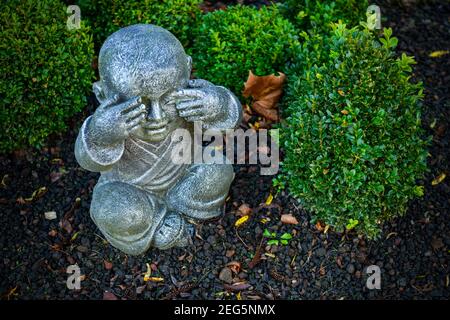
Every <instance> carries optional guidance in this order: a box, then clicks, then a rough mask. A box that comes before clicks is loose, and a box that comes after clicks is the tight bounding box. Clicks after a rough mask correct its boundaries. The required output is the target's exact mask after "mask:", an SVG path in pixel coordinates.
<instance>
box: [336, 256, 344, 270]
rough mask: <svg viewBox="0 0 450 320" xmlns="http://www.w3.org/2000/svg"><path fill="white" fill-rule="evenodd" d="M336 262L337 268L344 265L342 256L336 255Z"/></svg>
mask: <svg viewBox="0 0 450 320" xmlns="http://www.w3.org/2000/svg"><path fill="white" fill-rule="evenodd" d="M336 263H337V265H338V266H339V268H341V269H342V268H343V267H344V265H343V264H342V257H341V256H337V257H336Z"/></svg>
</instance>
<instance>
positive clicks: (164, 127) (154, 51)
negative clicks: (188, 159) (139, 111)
mask: <svg viewBox="0 0 450 320" xmlns="http://www.w3.org/2000/svg"><path fill="white" fill-rule="evenodd" d="M110 38H111V39H108V40H107V41H106V42H105V44H104V46H103V47H102V50H101V51H100V57H99V71H100V78H101V81H100V83H99V86H100V87H101V91H102V93H103V96H104V98H110V97H113V96H114V95H118V96H119V102H124V101H127V100H130V99H132V98H134V97H137V96H139V97H141V98H142V101H143V103H144V104H145V105H146V107H147V118H146V120H145V121H144V122H143V123H142V125H141V126H140V127H138V128H136V129H135V130H133V132H132V136H133V137H135V138H138V139H141V140H144V141H148V142H159V141H162V140H164V139H165V138H166V137H167V136H168V135H169V134H170V133H171V132H172V131H173V130H175V129H177V128H179V127H181V126H182V125H183V121H184V120H183V119H182V118H180V117H179V116H178V112H177V110H176V108H175V103H174V102H173V101H171V100H170V95H171V93H173V92H175V91H176V90H178V89H182V88H185V87H186V86H187V83H188V81H189V76H190V72H191V60H190V57H188V56H187V55H186V53H185V52H184V49H183V47H182V46H181V44H180V43H179V42H178V40H176V38H175V37H174V36H173V35H171V34H170V33H169V32H168V31H166V30H163V29H161V28H158V27H154V26H147V25H137V26H133V27H128V28H125V29H121V30H120V31H119V32H117V33H116V34H113V35H112V37H110ZM99 100H100V99H99Z"/></svg>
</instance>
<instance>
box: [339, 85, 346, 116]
mask: <svg viewBox="0 0 450 320" xmlns="http://www.w3.org/2000/svg"><path fill="white" fill-rule="evenodd" d="M338 93H339V95H341V96H344V95H345V93H344V91H342V90H338ZM341 112H342V111H341Z"/></svg>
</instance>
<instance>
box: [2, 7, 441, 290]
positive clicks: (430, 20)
mask: <svg viewBox="0 0 450 320" xmlns="http://www.w3.org/2000/svg"><path fill="white" fill-rule="evenodd" d="M381 10H382V15H383V17H387V19H386V20H385V21H383V26H391V27H392V28H393V29H394V34H395V35H396V36H397V37H398V38H399V52H407V53H408V54H412V55H414V56H415V57H416V59H417V62H418V64H417V66H416V68H415V77H416V78H417V79H419V80H422V81H423V82H424V83H425V87H426V92H425V93H426V98H425V107H424V114H423V126H424V127H425V128H426V130H427V133H428V134H429V135H432V136H433V143H432V146H431V147H430V150H429V152H430V154H431V156H430V158H429V168H430V172H429V173H428V174H427V176H426V179H425V180H424V181H423V184H424V185H425V190H426V192H425V196H424V198H422V199H421V200H417V201H413V202H412V203H411V204H410V209H409V212H408V213H407V215H406V216H404V217H402V218H398V219H396V220H395V221H393V222H391V223H387V224H386V225H385V228H384V232H383V234H382V237H381V239H380V240H379V241H367V240H365V239H363V238H359V237H356V236H355V235H353V234H346V235H342V234H336V233H334V232H333V231H332V230H330V231H328V232H327V233H326V234H325V233H323V231H322V232H321V231H319V230H318V229H317V228H316V227H315V226H314V225H311V224H310V223H309V219H310V215H309V214H308V213H307V212H305V211H303V210H302V209H301V207H299V205H298V204H297V203H296V202H295V201H294V200H292V199H291V198H290V197H289V196H287V195H285V194H280V195H278V196H277V197H275V199H274V200H273V202H272V205H270V206H264V205H262V204H263V203H264V202H265V200H266V198H267V197H268V195H269V194H270V191H271V190H270V189H271V177H262V176H260V175H259V168H258V167H256V166H240V167H238V166H237V167H236V172H237V175H236V179H235V181H234V184H233V186H232V188H231V191H230V197H229V199H228V200H227V205H226V214H225V215H224V216H223V218H221V219H220V220H216V221H212V222H208V223H205V224H203V225H199V226H198V228H197V234H198V236H197V237H196V238H195V239H194V243H193V244H192V245H191V246H189V247H187V248H185V249H172V250H168V251H164V252H162V251H158V250H153V251H149V252H148V253H147V254H146V255H144V256H139V257H132V256H127V255H125V254H123V253H121V252H119V251H118V250H116V249H114V248H113V247H111V246H110V245H109V244H108V243H107V242H106V241H105V240H104V239H103V237H102V236H101V234H100V232H99V231H98V229H97V228H96V226H95V225H94V224H93V222H92V221H91V219H90V217H89V205H90V200H91V194H92V188H93V186H94V185H95V183H96V180H97V178H98V174H96V173H89V172H87V171H85V170H83V169H81V168H80V167H79V166H78V164H77V163H76V161H75V158H74V155H73V147H74V141H75V138H76V134H77V131H78V128H79V127H80V125H81V122H82V120H83V119H84V118H85V117H86V116H87V115H88V114H90V113H92V111H93V109H94V107H95V103H94V99H93V98H91V102H90V103H89V106H88V108H87V109H86V111H85V112H84V113H83V114H81V115H80V116H79V117H78V118H77V119H74V121H73V123H72V130H70V131H69V132H68V133H66V134H65V135H64V136H63V137H56V138H55V139H54V141H53V142H51V143H50V144H49V146H48V147H47V148H44V149H42V150H41V151H39V152H35V153H34V154H33V153H30V152H23V153H16V154H11V155H1V156H0V165H1V166H0V168H1V169H0V174H1V176H0V178H3V180H2V186H0V188H1V189H0V205H1V215H0V225H1V227H0V228H1V230H0V243H1V247H0V250H1V253H0V295H1V297H2V298H3V299H80V298H81V299H103V298H105V299H112V298H115V297H117V298H119V299H121V298H122V299H163V298H165V299H181V298H185V299H217V298H231V299H236V298H237V292H238V291H236V289H239V290H241V291H240V292H241V297H242V298H244V299H448V298H449V296H450V294H449V281H450V279H449V276H450V272H449V261H448V254H449V250H450V224H449V221H450V196H449V195H450V179H449V177H447V178H446V179H445V180H444V181H442V182H441V183H440V184H438V185H436V186H432V185H431V181H432V180H433V179H434V178H435V177H436V176H438V175H439V174H441V173H446V174H447V176H448V175H449V174H450V159H449V157H450V153H449V141H450V127H449V119H450V108H449V90H448V83H449V77H450V72H449V70H450V68H449V64H450V59H449V55H446V56H443V57H440V58H430V57H429V53H431V52H432V51H436V50H449V48H450V41H449V34H448V33H449V30H450V23H449V20H448V17H449V14H450V5H449V4H448V3H447V4H429V5H420V6H419V5H418V6H415V7H411V8H400V7H395V6H389V5H385V6H384V5H381ZM431 127H433V128H431ZM40 187H46V191H42V192H41V195H39V194H38V195H36V194H35V197H34V199H33V200H27V198H29V197H31V195H32V194H33V192H34V191H35V190H37V189H39V188H40ZM243 203H246V204H248V205H249V206H250V207H251V208H252V209H253V216H252V218H251V219H250V220H249V221H248V222H247V223H246V224H244V225H243V226H241V227H240V228H239V229H238V233H237V232H236V229H235V228H234V223H235V221H236V220H237V218H238V216H237V215H236V214H235V212H236V211H237V208H238V207H239V206H240V205H241V204H243ZM47 211H55V212H56V214H57V219H55V220H47V219H45V217H44V213H45V212H47ZM280 213H292V214H293V215H294V216H295V217H296V218H297V219H298V220H299V222H300V223H299V224H298V225H296V226H292V225H285V224H281V222H279V220H280ZM262 218H266V219H267V220H269V221H268V222H267V223H266V224H263V223H262V222H261V221H260V220H261V219H262ZM264 228H268V229H269V230H271V231H274V232H277V233H278V234H282V233H283V232H290V233H291V234H293V235H294V238H293V240H291V241H290V243H289V244H288V245H286V246H278V247H277V246H272V247H267V246H266V244H265V241H262V242H261V239H262V232H263V229H264ZM260 244H262V246H261V250H259V252H260V253H262V258H261V261H259V263H257V264H256V265H255V266H253V265H252V263H251V261H252V257H253V255H255V252H256V251H258V248H259V246H260ZM231 261H238V262H240V263H241V270H240V271H239V272H238V274H231V276H232V277H235V279H234V281H237V279H240V280H239V281H246V284H240V285H237V286H234V287H230V286H229V285H226V284H225V283H224V281H223V280H231V281H233V280H232V279H227V278H226V277H225V276H226V273H225V272H224V273H223V274H222V276H221V278H222V280H221V279H219V273H220V271H221V270H222V269H223V268H224V267H225V265H226V264H227V263H229V262H231ZM147 263H149V264H150V265H151V267H152V268H153V273H152V275H153V276H155V277H156V276H157V277H162V278H164V281H162V282H147V283H145V282H144V281H143V273H145V271H146V269H147V267H146V264H147ZM72 264H78V265H79V267H80V268H81V273H82V274H83V275H84V280H83V281H82V282H81V290H69V289H67V287H66V280H67V276H68V274H67V273H66V268H67V267H68V266H69V265H72ZM374 264H376V265H378V266H379V267H380V268H381V290H369V289H367V287H366V279H367V274H366V273H365V268H366V267H367V266H370V265H374ZM252 266H253V268H251V267H252ZM228 278H229V277H228ZM106 292H109V293H106ZM105 293H106V294H105ZM111 293H112V294H111Z"/></svg>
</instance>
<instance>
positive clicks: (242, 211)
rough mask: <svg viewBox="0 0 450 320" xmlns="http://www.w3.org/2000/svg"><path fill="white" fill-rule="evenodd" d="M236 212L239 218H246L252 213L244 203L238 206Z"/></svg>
mask: <svg viewBox="0 0 450 320" xmlns="http://www.w3.org/2000/svg"><path fill="white" fill-rule="evenodd" d="M238 212H239V213H240V215H241V216H248V215H250V214H251V213H252V208H250V206H249V205H248V204H246V203H243V204H241V205H240V206H239V208H238Z"/></svg>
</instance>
